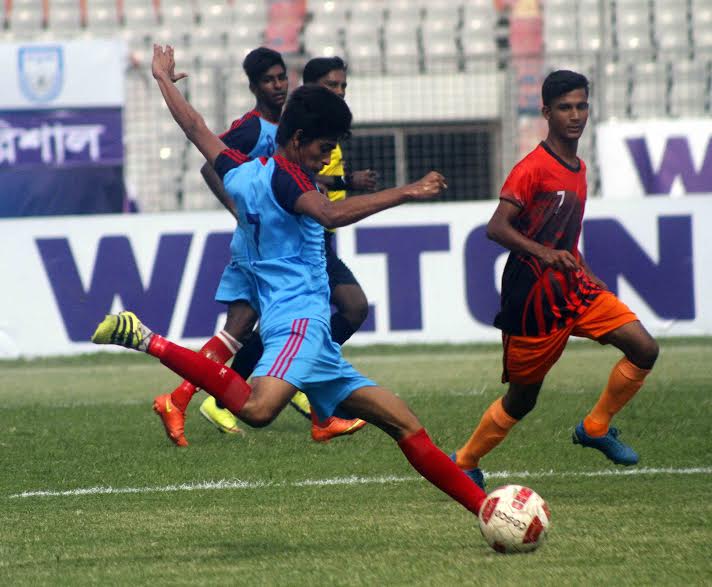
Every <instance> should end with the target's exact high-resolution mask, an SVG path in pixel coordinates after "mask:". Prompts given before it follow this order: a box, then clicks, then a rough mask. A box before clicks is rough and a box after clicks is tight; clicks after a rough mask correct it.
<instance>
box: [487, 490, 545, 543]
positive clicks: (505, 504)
mask: <svg viewBox="0 0 712 587" xmlns="http://www.w3.org/2000/svg"><path fill="white" fill-rule="evenodd" d="M479 519H480V530H481V531H482V536H484V538H485V540H486V541H487V544H489V545H490V546H491V547H492V548H494V549H495V550H496V551H497V552H507V553H509V552H530V551H532V550H535V549H537V548H538V547H539V546H541V545H542V544H543V542H544V540H546V534H547V532H548V531H549V523H550V521H551V513H550V512H549V506H547V505H546V502H545V501H544V500H543V499H542V498H541V496H539V494H538V493H536V492H535V491H534V490H532V489H529V488H528V487H522V486H521V485H505V486H503V487H498V488H497V489H495V490H494V491H492V492H491V493H490V494H489V495H488V496H487V498H486V499H485V501H484V503H483V504H482V508H481V509H480V515H479Z"/></svg>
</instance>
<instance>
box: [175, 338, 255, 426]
mask: <svg viewBox="0 0 712 587" xmlns="http://www.w3.org/2000/svg"><path fill="white" fill-rule="evenodd" d="M241 346H242V345H241V344H240V343H239V342H238V341H237V340H235V338H234V337H233V336H232V335H231V334H230V333H229V332H227V331H225V330H221V331H220V332H218V333H217V334H216V335H215V336H213V337H212V338H211V339H210V340H209V341H208V342H206V343H205V344H204V345H203V348H201V349H200V354H201V355H205V356H206V357H208V358H209V359H211V360H213V361H216V362H218V363H225V362H227V361H228V360H230V357H232V355H234V354H235V353H236V352H237V351H238V349H239V348H240V347H241ZM197 391H198V388H197V387H195V385H193V384H192V383H191V382H190V381H183V382H182V383H181V384H180V385H179V386H178V387H176V388H175V389H174V390H173V392H172V393H171V402H172V403H173V405H174V406H175V407H176V408H178V409H179V410H180V411H181V412H185V410H186V408H187V407H188V404H189V403H190V400H191V399H192V398H193V395H195V393H196V392H197Z"/></svg>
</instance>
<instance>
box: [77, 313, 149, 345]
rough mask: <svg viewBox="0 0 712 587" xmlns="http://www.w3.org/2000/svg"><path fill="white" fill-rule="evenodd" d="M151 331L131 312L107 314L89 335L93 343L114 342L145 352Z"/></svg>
mask: <svg viewBox="0 0 712 587" xmlns="http://www.w3.org/2000/svg"><path fill="white" fill-rule="evenodd" d="M152 334H153V332H151V330H150V329H149V328H148V327H146V326H144V325H143V324H142V323H141V321H140V320H139V319H138V317H137V316H136V314H134V313H133V312H120V313H119V314H107V315H106V316H105V317H104V319H103V320H102V321H101V322H100V323H99V325H98V326H97V327H96V330H95V331H94V334H93V335H92V337H91V341H92V342H93V343H94V344H116V345H119V346H124V347H126V348H129V349H134V350H137V351H143V352H146V349H148V343H149V342H150V340H151V335H152Z"/></svg>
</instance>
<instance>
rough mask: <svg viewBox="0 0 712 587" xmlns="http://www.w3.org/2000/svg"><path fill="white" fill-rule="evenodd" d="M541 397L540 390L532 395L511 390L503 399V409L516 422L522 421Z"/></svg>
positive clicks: (531, 393)
mask: <svg viewBox="0 0 712 587" xmlns="http://www.w3.org/2000/svg"><path fill="white" fill-rule="evenodd" d="M538 397H539V393H538V390H537V391H532V392H530V393H522V392H521V391H518V390H514V389H512V387H510V388H509V390H508V391H507V393H506V394H504V397H502V408H504V411H505V412H506V413H507V415H509V416H511V417H512V418H514V419H515V420H521V419H522V418H524V416H526V415H527V414H528V413H529V412H531V411H532V410H533V409H534V407H535V406H536V400H537V398H538Z"/></svg>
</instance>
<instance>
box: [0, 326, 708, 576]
mask: <svg viewBox="0 0 712 587" xmlns="http://www.w3.org/2000/svg"><path fill="white" fill-rule="evenodd" d="M348 356H349V357H350V358H351V360H352V361H353V362H354V364H355V365H356V366H357V367H358V368H359V369H361V370H362V371H363V372H364V373H365V374H367V375H369V376H371V377H372V378H374V379H376V380H377V381H379V382H380V383H382V384H383V385H386V386H388V387H390V388H391V389H393V390H395V391H396V392H397V393H399V394H400V395H401V396H403V397H404V398H406V399H407V401H408V402H409V403H410V404H411V406H412V407H413V408H414V410H415V411H416V413H417V414H418V415H419V416H420V418H421V420H422V421H423V422H424V424H425V425H426V427H427V429H428V430H429V432H430V434H431V436H432V438H433V439H434V441H435V442H436V443H437V444H438V445H439V446H440V447H442V448H443V450H445V451H447V452H450V451H452V450H453V449H454V448H456V447H458V446H459V445H460V444H461V443H462V442H463V441H464V440H465V439H466V438H467V437H468V436H469V434H470V432H471V431H472V428H473V426H474V425H475V424H476V423H477V421H478V420H479V417H480V414H481V413H482V411H483V410H484V409H485V408H486V406H487V405H488V404H489V403H490V402H491V401H492V400H494V399H495V398H496V397H497V396H498V395H499V394H501V393H502V390H503V386H501V385H500V384H499V383H498V381H499V376H500V350H499V348H497V347H490V346H468V347H460V346H458V347H404V348H388V347H386V348H383V347H381V348H371V349H357V350H350V351H349V352H348ZM616 357H617V352H616V351H615V350H614V349H608V348H601V347H599V346H598V345H595V344H592V343H587V342H586V343H581V344H572V345H570V346H569V348H568V350H567V352H566V353H565V355H564V358H563V359H562V360H561V361H560V363H559V364H558V365H557V366H556V367H555V368H554V370H553V371H552V373H551V375H550V377H549V379H548V380H547V383H546V384H545V388H544V390H543V391H542V395H541V397H540V400H539V405H538V406H537V409H536V410H535V411H534V412H533V413H532V414H530V415H529V416H528V417H527V419H526V420H525V421H523V422H522V423H521V424H520V425H518V426H517V427H516V428H515V430H514V431H513V432H512V434H511V435H510V436H509V438H508V439H507V440H506V441H505V443H504V444H503V445H502V446H500V447H499V448H498V449H497V450H496V451H494V452H493V453H492V454H491V455H489V457H488V458H487V459H486V460H485V461H483V466H484V468H485V470H486V471H487V472H488V473H489V474H490V478H489V487H490V488H491V489H493V488H495V487H496V486H498V485H501V484H505V483H520V484H525V485H528V486H530V487H532V488H534V489H535V490H536V491H538V492H539V493H540V494H541V495H542V496H544V497H545V499H547V501H548V502H549V504H550V506H551V510H552V517H553V523H552V529H551V532H550V535H549V540H548V542H547V543H546V544H545V545H544V546H543V547H542V548H541V549H540V550H539V551H537V552H535V553H533V554H528V555H500V554H496V553H495V552H493V551H491V550H489V549H488V547H487V546H486V544H485V543H484V541H483V540H482V538H481V536H480V534H479V530H478V528H477V524H476V519H475V518H474V517H473V516H472V515H471V514H469V513H468V512H467V511H465V510H464V509H463V508H462V507H460V506H459V505H458V504H456V503H455V502H452V501H451V500H450V499H449V498H447V497H446V496H445V495H444V494H441V493H440V492H439V491H438V490H436V489H435V488H433V487H432V486H430V485H429V484H428V483H427V482H425V481H423V480H421V479H420V478H419V477H418V476H417V474H415V473H414V471H412V470H411V469H410V467H409V465H408V463H407V462H406V460H405V459H404V458H403V456H402V454H401V452H400V451H399V450H398V449H397V447H396V446H395V445H394V444H393V442H392V441H391V440H390V439H389V438H388V437H386V435H385V434H383V433H381V432H380V431H378V430H376V429H375V428H373V427H366V428H365V429H364V430H363V431H362V432H360V433H358V434H357V435H355V436H353V437H350V438H342V439H337V440H335V441H333V442H331V443H330V444H327V445H317V444H315V443H312V442H311V441H310V438H309V428H308V425H307V422H306V420H304V419H303V418H302V417H301V416H299V415H298V414H297V413H296V412H294V411H292V410H288V411H286V412H285V413H284V414H283V415H282V416H281V417H280V418H279V419H278V420H277V421H276V422H275V423H274V424H273V425H272V426H271V427H269V428H265V429H261V430H248V433H247V435H246V436H244V437H227V436H224V435H221V434H219V433H217V432H216V431H215V430H214V429H213V428H211V427H210V426H209V425H208V423H207V422H205V421H204V420H203V419H202V418H201V417H200V415H199V413H198V406H199V403H200V400H202V394H201V395H200V396H198V397H196V400H198V401H194V402H193V404H192V405H191V408H190V411H189V417H188V422H187V426H186V435H187V437H188V440H189V442H190V443H191V446H190V447H189V448H187V449H183V450H180V449H176V448H175V447H173V446H172V445H171V444H170V443H169V442H168V440H167V439H166V438H165V436H164V434H163V430H162V427H161V425H160V423H159V421H158V418H157V417H156V416H155V415H154V414H153V413H152V412H151V400H152V398H153V396H154V395H155V394H156V393H158V392H159V391H164V390H169V389H170V388H172V386H173V385H174V384H175V383H176V382H177V377H175V376H174V375H173V374H172V373H170V372H169V371H167V370H166V369H165V368H164V367H162V366H161V365H160V364H158V363H157V362H156V361H154V360H153V359H151V358H149V357H146V356H143V355H139V354H137V353H130V352H128V351H126V352H125V353H121V354H102V355H96V356H91V357H75V358H70V359H51V360H37V361H27V362H25V361H6V362H2V363H0V398H1V399H2V401H1V402H0V430H1V431H2V434H0V455H2V468H1V470H2V477H1V481H0V512H1V514H2V515H1V519H2V524H0V585H38V584H50V583H51V584H59V585H86V584H116V585H129V584H183V585H188V584H205V585H209V584H212V585H215V584H240V585H243V584H244V585H312V584H324V585H326V584H331V585H491V584H495V585H594V584H595V585H614V584H615V585H652V584H656V585H703V584H707V585H709V584H712V557H711V556H710V554H711V553H712V507H711V505H710V504H711V503H712V500H711V499H710V495H712V434H711V432H712V424H711V422H712V340H710V339H693V340H677V341H662V353H661V356H660V359H659V361H658V365H657V367H656V369H655V371H654V373H653V374H652V375H651V376H650V378H649V379H648V382H647V384H646V386H645V387H644V388H643V390H642V391H641V392H640V394H639V395H638V396H637V397H636V398H635V400H634V401H633V403H632V404H631V405H630V406H628V407H627V408H626V410H625V411H624V412H623V413H622V414H621V415H620V416H619V417H618V418H617V419H616V423H617V425H618V426H619V427H620V428H621V429H622V431H623V439H624V440H628V441H629V442H630V443H631V444H633V446H634V447H635V448H636V449H637V450H638V452H639V453H640V454H641V463H640V465H639V466H638V467H637V468H632V469H625V470H624V469H621V468H616V467H613V466H610V465H608V463H607V461H606V460H605V458H604V457H603V456H602V455H600V454H599V453H597V452H595V451H592V450H590V449H585V450H584V449H581V448H580V447H578V446H573V445H572V444H571V440H570V436H571V430H572V428H573V426H574V424H575V423H576V422H577V421H578V420H579V419H580V418H581V417H582V416H583V415H584V414H585V413H586V411H587V409H588V408H589V407H590V406H591V405H592V403H593V402H594V401H595V399H596V397H597V395H598V393H599V391H600V389H601V387H602V386H603V385H604V383H605V380H606V379H607V376H608V372H609V370H610V367H611V366H612V365H613V363H614V362H615V360H616ZM92 488H94V489H93V490H92ZM97 488H98V489H97ZM40 491H46V492H48V494H47V495H37V494H36V493H33V492H40Z"/></svg>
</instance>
